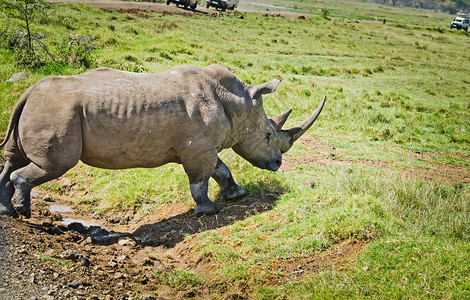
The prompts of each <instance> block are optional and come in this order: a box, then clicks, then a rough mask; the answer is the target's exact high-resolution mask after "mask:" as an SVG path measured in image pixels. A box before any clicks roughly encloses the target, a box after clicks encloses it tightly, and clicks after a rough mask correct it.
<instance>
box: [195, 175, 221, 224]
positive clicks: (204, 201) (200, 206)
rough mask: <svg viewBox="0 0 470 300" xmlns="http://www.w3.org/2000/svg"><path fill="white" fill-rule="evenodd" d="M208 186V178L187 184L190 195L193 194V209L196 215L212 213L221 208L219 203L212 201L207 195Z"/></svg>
mask: <svg viewBox="0 0 470 300" xmlns="http://www.w3.org/2000/svg"><path fill="white" fill-rule="evenodd" d="M208 187H209V180H206V181H203V182H198V183H191V184H190V185H189V189H190V190H191V196H193V199H194V201H196V204H197V206H196V208H195V209H194V213H195V214H196V216H198V217H199V216H202V215H213V214H216V213H218V212H219V211H220V210H221V209H222V207H221V206H220V205H219V204H217V203H214V202H212V201H211V200H210V199H209V197H208V196H207V190H208Z"/></svg>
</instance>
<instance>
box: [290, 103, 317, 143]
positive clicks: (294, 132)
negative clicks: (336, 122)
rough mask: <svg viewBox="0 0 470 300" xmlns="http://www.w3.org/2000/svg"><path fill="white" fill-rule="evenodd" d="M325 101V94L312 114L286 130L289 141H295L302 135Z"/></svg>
mask: <svg viewBox="0 0 470 300" xmlns="http://www.w3.org/2000/svg"><path fill="white" fill-rule="evenodd" d="M325 102H326V96H325V97H324V98H323V101H322V102H321V103H320V105H319V106H318V108H317V109H316V110H315V111H314V112H313V114H312V115H311V116H310V117H308V119H307V120H305V121H304V122H303V123H302V124H300V125H299V126H296V127H293V128H290V129H288V130H286V131H287V132H288V133H289V135H290V137H291V143H293V142H295V141H296V140H297V139H298V138H299V137H300V136H302V134H304V133H305V132H306V131H307V130H308V129H309V128H310V127H311V126H312V125H313V123H314V122H315V120H316V119H317V118H318V116H319V115H320V113H321V111H322V109H323V106H324V105H325Z"/></svg>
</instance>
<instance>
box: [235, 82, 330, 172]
mask: <svg viewBox="0 0 470 300" xmlns="http://www.w3.org/2000/svg"><path fill="white" fill-rule="evenodd" d="M279 82H280V80H279V79H273V80H271V81H269V82H265V83H263V84H260V85H257V86H249V85H246V92H247V94H248V95H249V98H250V99H251V101H252V103H253V107H252V109H251V110H250V114H248V118H247V119H246V120H245V122H243V123H242V124H243V125H242V126H240V130H241V131H242V133H241V135H240V136H241V138H240V140H239V142H238V143H237V144H236V145H234V146H233V147H232V148H233V150H234V151H235V152H236V153H237V154H238V155H240V156H241V157H243V158H244V159H246V160H247V161H249V162H250V163H251V164H252V165H254V166H256V167H258V168H261V169H267V170H271V171H277V170H278V169H279V168H280V167H281V164H282V154H283V153H285V152H287V151H288V150H289V149H290V148H291V147H292V145H293V144H294V142H295V141H296V140H297V139H298V138H299V137H300V136H301V135H302V134H304V133H305V132H306V131H307V130H308V129H309V128H310V127H311V126H312V124H313V123H314V122H315V120H316V119H317V117H318V116H319V115H320V113H321V111H322V109H323V106H324V104H325V101H326V96H325V97H324V98H323V101H322V102H321V104H320V106H319V107H318V108H317V109H316V110H315V112H314V113H313V114H312V115H311V116H310V117H309V118H308V119H306V120H305V121H304V122H303V123H302V124H300V125H298V126H296V127H293V128H290V129H282V127H283V125H284V124H285V122H286V121H287V118H288V117H289V115H290V113H291V111H292V109H289V110H287V111H285V112H283V113H282V114H280V115H278V116H276V117H274V118H272V119H268V117H267V116H266V113H265V111H264V108H263V100H262V97H261V96H262V95H263V94H269V93H272V92H274V90H275V89H276V87H277V85H278V84H279Z"/></svg>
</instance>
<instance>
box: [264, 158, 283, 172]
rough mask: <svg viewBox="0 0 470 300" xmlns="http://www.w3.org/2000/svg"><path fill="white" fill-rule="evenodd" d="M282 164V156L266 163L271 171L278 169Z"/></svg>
mask: <svg viewBox="0 0 470 300" xmlns="http://www.w3.org/2000/svg"><path fill="white" fill-rule="evenodd" d="M281 165H282V158H276V159H275V160H272V161H270V162H268V163H267V164H266V169H267V170H270V171H277V170H279V168H280V167H281Z"/></svg>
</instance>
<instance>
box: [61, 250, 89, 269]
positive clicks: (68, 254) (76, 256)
mask: <svg viewBox="0 0 470 300" xmlns="http://www.w3.org/2000/svg"><path fill="white" fill-rule="evenodd" d="M61 256H62V258H65V259H70V260H72V261H74V262H76V263H79V264H80V265H82V266H89V265H90V260H89V259H88V257H86V256H85V255H83V254H81V253H79V252H78V251H77V250H74V249H67V250H65V251H64V252H62V254H61Z"/></svg>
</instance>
